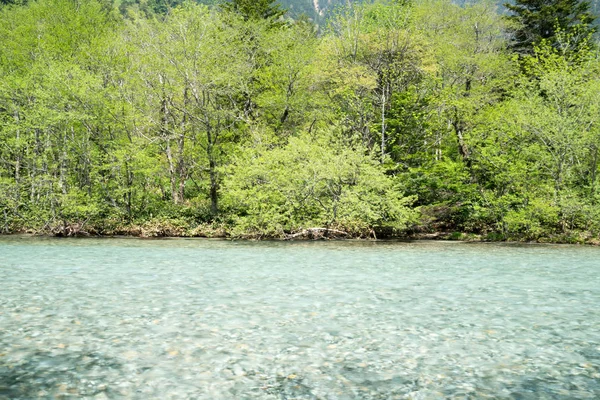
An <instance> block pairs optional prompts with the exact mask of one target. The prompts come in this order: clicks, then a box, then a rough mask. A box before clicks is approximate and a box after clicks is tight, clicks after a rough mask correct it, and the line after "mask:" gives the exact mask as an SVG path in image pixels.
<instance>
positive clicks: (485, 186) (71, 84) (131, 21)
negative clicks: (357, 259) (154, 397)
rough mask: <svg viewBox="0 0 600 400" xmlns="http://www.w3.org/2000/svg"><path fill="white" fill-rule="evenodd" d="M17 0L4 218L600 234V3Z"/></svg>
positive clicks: (1, 203) (193, 230) (455, 234)
mask: <svg viewBox="0 0 600 400" xmlns="http://www.w3.org/2000/svg"><path fill="white" fill-rule="evenodd" d="M3 3H5V4H2V5H0V38H2V39H1V40H0V233H6V234H8V233H23V232H28V233H39V234H52V235H58V236H75V235H138V236H146V237H152V236H202V237H231V238H257V239H260V238H296V237H306V236H311V237H316V236H330V237H344V238H386V237H400V238H402V237H409V238H410V237H440V238H450V239H466V240H469V239H472V240H494V241H496V240H516V241H540V242H567V243H593V244H598V243H600V236H599V235H600V188H599V184H598V173H599V162H600V154H599V146H600V74H599V72H600V59H599V57H598V46H597V38H596V27H595V26H596V25H595V17H594V15H593V13H592V11H591V10H592V8H591V5H590V3H588V2H585V1H582V2H580V1H577V0H543V1H539V0H517V1H516V2H513V3H512V4H508V5H506V7H507V9H506V10H504V11H501V10H500V9H499V8H498V5H497V4H496V3H494V2H486V1H478V2H474V3H468V2H467V3H464V4H460V5H459V4H455V3H452V2H451V1H449V0H420V1H417V0H413V1H410V0H388V1H385V0H384V1H375V2H365V3H354V4H351V5H350V6H347V7H344V8H338V9H336V11H335V12H332V13H331V14H330V15H329V16H328V18H327V21H326V23H321V24H320V25H318V26H317V25H316V24H315V23H314V21H313V20H312V19H311V18H309V17H307V16H305V15H300V16H294V17H291V16H290V14H288V13H286V10H285V9H284V8H283V7H282V6H280V5H279V4H277V3H275V2H272V1H269V0H259V1H251V0H233V1H225V2H222V3H218V2H215V3H214V4H209V5H206V4H198V3H194V2H184V3H181V4H176V5H173V6H171V5H169V4H167V3H165V4H166V5H165V6H164V7H162V8H161V7H155V8H149V7H141V6H140V5H141V4H142V3H113V2H112V1H111V0H37V1H32V0H30V1H28V2H20V1H17V2H13V3H11V2H10V1H9V2H7V1H6V0H3ZM143 4H147V3H143Z"/></svg>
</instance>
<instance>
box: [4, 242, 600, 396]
mask: <svg viewBox="0 0 600 400" xmlns="http://www.w3.org/2000/svg"><path fill="white" fill-rule="evenodd" d="M0 283H1V286H0V399H34V398H42V399H43V398H52V399H55V398H58V399H60V398H93V399H113V398H114V399H118V398H133V399H211V400H213V399H215V400H216V399H443V398H449V399H469V398H470V399H485V398H491V399H586V398H589V399H598V398H600V249H598V248H591V247H576V246H515V245H497V244H465V243H440V242H421V243H390V242H387V243H386V242H377V243H372V242H296V243H288V242H286V243H278V242H264V243H254V242H227V241H212V240H146V241H144V240H137V239H123V240H120V239H104V240H96V239H85V240H68V239H33V238H22V237H8V238H0Z"/></svg>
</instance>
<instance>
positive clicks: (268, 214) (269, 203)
mask: <svg viewBox="0 0 600 400" xmlns="http://www.w3.org/2000/svg"><path fill="white" fill-rule="evenodd" d="M224 188H225V193H226V202H227V204H228V206H229V207H230V209H231V210H232V211H233V212H234V215H235V217H234V219H233V223H234V228H235V230H234V232H236V233H237V234H238V235H242V236H244V235H251V236H263V235H265V236H283V234H284V233H290V232H295V231H298V230H301V229H303V228H311V227H325V228H334V229H340V230H345V231H347V232H348V233H351V234H353V235H364V236H368V235H369V232H370V231H371V230H372V229H373V228H377V227H382V226H389V227H392V228H395V229H403V228H405V227H406V226H407V224H408V223H409V222H410V220H411V218H412V216H413V212H412V211H411V210H410V209H409V208H408V206H409V205H410V203H411V202H412V200H411V198H407V197H404V196H402V193H401V191H400V190H399V187H398V185H397V183H395V182H394V180H393V179H392V178H390V177H388V176H386V175H385V174H383V171H382V170H381V168H380V167H378V166H377V164H376V163H375V162H374V161H373V160H372V159H370V158H369V157H367V156H365V155H363V153H362V151H360V150H353V149H349V148H347V147H343V146H340V145H338V144H335V143H333V142H330V141H328V140H327V139H326V137H325V138H321V139H316V140H315V138H314V137H310V136H305V137H301V138H291V139H290V141H289V143H288V144H287V145H286V146H284V147H281V148H275V149H271V150H270V149H269V148H268V147H264V146H260V147H251V148H248V149H245V151H244V152H243V153H241V154H240V156H239V157H238V158H236V162H235V163H234V164H233V165H232V167H231V169H230V171H229V173H228V179H227V180H226V181H225V183H224Z"/></svg>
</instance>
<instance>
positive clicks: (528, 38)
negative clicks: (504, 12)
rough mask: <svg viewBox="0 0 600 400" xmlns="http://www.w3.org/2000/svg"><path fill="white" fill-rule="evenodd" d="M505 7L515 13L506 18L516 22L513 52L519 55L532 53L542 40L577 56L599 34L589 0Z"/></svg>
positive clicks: (527, 1) (524, 1) (529, 1)
mask: <svg viewBox="0 0 600 400" xmlns="http://www.w3.org/2000/svg"><path fill="white" fill-rule="evenodd" d="M505 7H506V8H508V10H510V11H511V12H512V14H511V15H509V16H508V17H507V19H508V20H509V21H511V22H512V23H513V28H512V35H513V37H512V42H511V49H512V50H513V51H514V52H516V53H519V54H529V55H530V54H533V53H534V48H535V46H536V45H539V44H540V43H541V42H542V41H546V42H547V43H549V44H550V45H551V46H552V47H555V48H562V49H563V51H569V52H573V53H577V52H579V51H581V49H582V47H584V46H586V45H587V44H589V38H590V36H591V34H592V33H594V32H595V31H596V27H595V26H594V25H593V22H594V20H595V16H594V15H593V14H592V13H591V12H590V8H591V6H590V2H589V1H586V0H516V1H515V3H514V4H511V3H506V4H505ZM561 36H562V38H561ZM565 36H567V37H569V42H568V43H566V42H565V41H564V38H565ZM561 39H563V40H561Z"/></svg>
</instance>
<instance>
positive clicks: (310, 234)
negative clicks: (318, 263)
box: [285, 228, 349, 240]
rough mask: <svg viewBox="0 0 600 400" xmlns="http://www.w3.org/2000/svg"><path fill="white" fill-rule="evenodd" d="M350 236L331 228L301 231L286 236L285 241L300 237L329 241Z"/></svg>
mask: <svg viewBox="0 0 600 400" xmlns="http://www.w3.org/2000/svg"><path fill="white" fill-rule="evenodd" d="M348 235H349V234H348V233H347V232H344V231H340V230H337V229H331V228H306V229H303V230H301V231H300V232H297V233H293V234H290V235H286V237H285V240H293V239H296V238H299V237H305V238H308V239H313V240H317V239H326V238H327V239H329V238H338V237H341V236H343V237H347V236H348Z"/></svg>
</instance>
